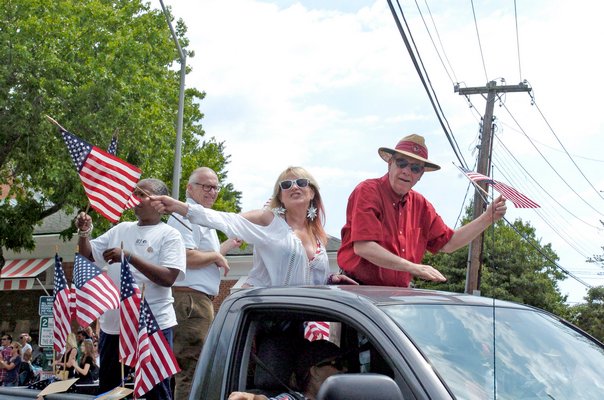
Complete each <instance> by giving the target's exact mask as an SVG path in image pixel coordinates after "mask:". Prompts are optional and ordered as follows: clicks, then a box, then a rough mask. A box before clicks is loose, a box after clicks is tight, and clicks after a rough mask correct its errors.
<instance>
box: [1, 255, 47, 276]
mask: <svg viewBox="0 0 604 400" xmlns="http://www.w3.org/2000/svg"><path fill="white" fill-rule="evenodd" d="M53 264H54V259H53V258H28V259H24V260H6V262H5V264H4V267H2V271H1V272H0V278H2V279H7V278H35V277H36V276H38V274H40V273H42V272H44V271H46V269H47V268H48V267H50V266H51V265H53Z"/></svg>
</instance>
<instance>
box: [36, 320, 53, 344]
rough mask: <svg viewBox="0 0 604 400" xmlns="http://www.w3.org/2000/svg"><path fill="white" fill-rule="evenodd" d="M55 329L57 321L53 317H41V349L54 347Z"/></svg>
mask: <svg viewBox="0 0 604 400" xmlns="http://www.w3.org/2000/svg"><path fill="white" fill-rule="evenodd" d="M54 327H55V319H54V318H53V317H48V316H41V317H40V337H39V340H38V342H39V343H38V344H39V345H40V347H46V346H52V331H53V329H54Z"/></svg>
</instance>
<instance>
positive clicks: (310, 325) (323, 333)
mask: <svg viewBox="0 0 604 400" xmlns="http://www.w3.org/2000/svg"><path fill="white" fill-rule="evenodd" d="M304 339H306V340H310V341H311V342H312V341H313V340H329V322H325V321H306V322H304Z"/></svg>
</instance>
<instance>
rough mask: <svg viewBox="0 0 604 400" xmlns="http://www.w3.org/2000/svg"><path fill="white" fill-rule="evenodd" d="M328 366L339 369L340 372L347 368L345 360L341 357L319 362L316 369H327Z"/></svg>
mask: <svg viewBox="0 0 604 400" xmlns="http://www.w3.org/2000/svg"><path fill="white" fill-rule="evenodd" d="M328 365H329V366H330V367H333V368H335V369H337V370H338V371H342V370H343V369H344V368H345V367H346V364H345V362H344V360H343V359H342V358H340V357H338V358H334V359H331V360H325V361H319V362H318V363H316V364H315V367H319V368H320V367H326V366H328Z"/></svg>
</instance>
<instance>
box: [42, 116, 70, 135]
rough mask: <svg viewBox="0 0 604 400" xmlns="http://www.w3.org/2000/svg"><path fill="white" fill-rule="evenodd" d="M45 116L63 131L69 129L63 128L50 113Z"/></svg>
mask: <svg viewBox="0 0 604 400" xmlns="http://www.w3.org/2000/svg"><path fill="white" fill-rule="evenodd" d="M45 117H46V119H47V120H48V121H49V122H50V123H52V124H54V125H56V127H57V128H59V129H60V130H61V131H64V132H67V129H65V128H63V127H62V126H61V124H59V123H58V122H57V121H56V120H55V119H54V118H52V117H50V116H49V115H45Z"/></svg>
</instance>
